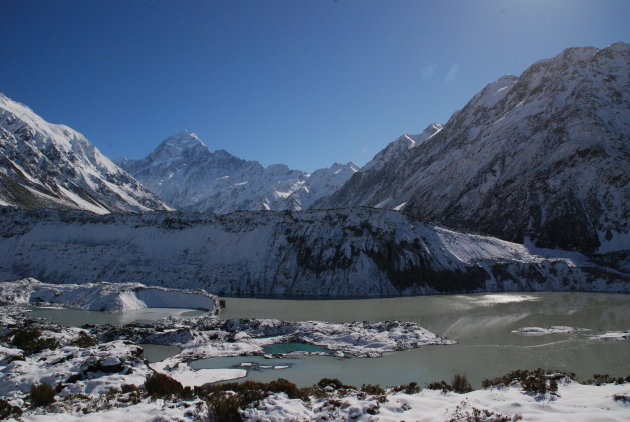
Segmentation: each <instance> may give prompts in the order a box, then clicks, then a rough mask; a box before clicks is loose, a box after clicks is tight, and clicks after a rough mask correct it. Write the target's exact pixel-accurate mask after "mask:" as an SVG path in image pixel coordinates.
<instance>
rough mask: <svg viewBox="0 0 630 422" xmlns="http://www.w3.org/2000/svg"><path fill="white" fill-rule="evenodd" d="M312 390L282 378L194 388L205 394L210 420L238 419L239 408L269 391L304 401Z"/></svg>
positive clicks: (252, 402)
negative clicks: (299, 386) (266, 381)
mask: <svg viewBox="0 0 630 422" xmlns="http://www.w3.org/2000/svg"><path fill="white" fill-rule="evenodd" d="M313 391H314V390H313V389H311V388H298V387H297V386H296V385H295V384H293V383H292V382H289V381H287V380H286V379H284V378H279V379H277V380H275V381H271V382H268V383H263V382H258V381H251V380H247V381H244V382H228V383H223V384H216V385H209V386H205V387H196V388H195V393H196V394H197V395H199V396H202V397H204V396H205V401H206V403H207V404H208V408H209V409H210V414H211V415H212V417H211V420H212V418H214V420H217V421H240V420H241V417H240V413H239V409H245V408H246V407H247V406H250V405H252V404H254V403H256V402H258V401H260V400H262V399H264V398H265V397H267V396H268V395H269V394H270V393H285V394H286V395H287V396H288V397H289V398H291V399H301V400H304V401H306V400H308V399H309V394H310V393H312V392H313ZM318 391H321V390H318Z"/></svg>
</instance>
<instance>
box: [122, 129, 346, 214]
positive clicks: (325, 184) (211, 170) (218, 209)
mask: <svg viewBox="0 0 630 422" xmlns="http://www.w3.org/2000/svg"><path fill="white" fill-rule="evenodd" d="M118 164H119V165H120V166H121V167H123V168H124V169H125V170H127V171H128V172H129V173H131V174H132V175H133V176H134V177H136V178H137V179H138V180H140V181H141V182H142V183H143V184H144V185H145V186H146V187H147V188H148V189H150V190H151V191H153V192H155V193H156V194H157V195H159V196H160V197H161V198H162V199H163V200H165V201H166V202H167V203H168V204H169V205H171V206H173V207H175V208H177V209H179V210H185V211H210V212H214V213H219V214H225V213H229V212H232V211H237V210H300V209H305V208H308V207H309V206H310V205H311V204H312V203H313V202H315V201H316V200H317V199H319V198H321V197H324V196H328V195H330V194H331V193H332V192H334V191H335V190H337V189H338V188H339V187H341V186H342V185H343V184H344V183H345V182H346V181H347V180H348V179H349V178H350V177H351V176H352V174H354V172H355V171H357V170H358V168H357V167H356V166H355V165H354V164H352V163H348V164H339V163H335V164H333V165H332V166H331V167H330V168H327V169H320V170H317V171H315V172H313V173H312V174H308V173H304V172H302V171H299V170H291V169H289V168H288V167H287V166H285V165H283V164H275V165H272V166H269V167H266V168H265V167H263V166H262V165H261V164H260V163H259V162H257V161H246V160H242V159H240V158H237V157H235V156H233V155H232V154H230V153H229V152H227V151H224V150H218V151H215V152H212V151H211V150H210V149H209V148H208V147H207V146H206V145H205V144H204V143H203V142H202V141H201V139H199V137H198V136H197V135H196V134H194V133H192V132H189V131H183V132H180V133H178V134H176V135H173V136H171V137H169V138H168V139H166V140H165V141H163V142H162V143H161V144H160V145H159V146H158V147H157V148H156V149H155V151H153V152H152V153H151V154H149V155H148V156H147V157H146V158H144V159H142V160H129V159H122V160H119V161H118Z"/></svg>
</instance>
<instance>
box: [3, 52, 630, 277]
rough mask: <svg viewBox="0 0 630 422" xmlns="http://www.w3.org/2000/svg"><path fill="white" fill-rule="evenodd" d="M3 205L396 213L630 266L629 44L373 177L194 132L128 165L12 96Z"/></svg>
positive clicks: (457, 122) (559, 64)
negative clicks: (209, 140) (223, 146)
mask: <svg viewBox="0 0 630 422" xmlns="http://www.w3.org/2000/svg"><path fill="white" fill-rule="evenodd" d="M123 169H124V170H123ZM0 205H14V206H19V207H25V208H42V207H48V208H58V209H82V210H88V211H92V212H96V213H107V212H111V211H121V212H129V211H133V212H144V211H148V210H168V209H171V208H175V209H178V210H181V211H188V212H192V211H195V212H212V213H218V214H225V213H231V212H234V211H253V210H276V211H280V210H290V211H296V210H305V209H316V208H322V209H338V208H346V207H359V206H368V207H375V208H388V209H393V210H398V211H401V212H403V213H405V214H407V215H408V216H410V217H412V218H414V219H416V220H422V221H427V222H431V223H435V224H439V225H443V226H446V227H450V228H453V229H456V230H460V231H466V232H475V233H483V234H487V235H491V236H496V237H499V238H501V239H504V240H508V241H513V242H516V243H521V244H526V245H530V244H531V245H533V246H535V247H539V248H540V247H542V248H558V249H563V250H574V251H579V252H582V253H584V254H587V255H589V256H591V257H593V258H594V259H595V258H596V259H599V260H600V262H603V263H605V264H606V265H609V264H610V265H613V266H615V267H616V268H618V269H621V270H623V271H627V270H628V269H630V252H629V251H630V45H628V44H625V43H616V44H613V45H610V46H608V47H606V48H604V49H596V48H591V47H584V48H569V49H566V50H565V51H563V52H562V53H560V54H559V55H557V56H556V57H554V58H551V59H546V60H541V61H539V62H537V63H534V64H533V65H532V66H531V67H530V68H528V69H527V70H526V71H525V72H523V74H522V75H521V76H519V77H516V76H504V77H501V78H499V79H498V80H497V81H495V82H493V83H491V84H489V85H488V86H486V87H485V88H484V89H483V90H482V91H481V92H479V93H478V94H477V95H475V96H474V97H473V98H472V99H471V100H470V101H469V102H468V104H466V105H465V106H464V108H463V109H461V110H459V111H457V112H455V113H454V114H453V115H452V116H451V118H450V119H449V120H448V122H447V123H445V124H444V125H440V124H437V123H434V124H431V125H430V126H429V127H428V128H426V129H425V130H424V131H423V132H422V133H421V134H419V135H409V134H406V135H403V136H401V137H399V138H398V139H396V140H395V141H393V142H392V143H390V144H389V145H388V146H387V147H386V148H385V149H383V150H382V151H381V152H379V153H378V154H377V155H376V156H375V157H374V158H373V159H372V161H370V162H369V163H368V164H366V165H365V166H364V167H363V168H361V169H358V168H357V167H356V166H355V165H354V164H352V163H348V164H334V165H333V166H331V167H330V168H327V169H320V170H317V171H315V172H313V173H310V174H309V173H305V172H302V171H299V170H291V169H289V168H288V167H287V166H285V165H282V164H278V165H272V166H269V167H264V166H262V165H261V164H260V163H258V162H257V161H246V160H242V159H240V158H238V157H235V156H233V155H232V154H230V153H228V152H226V151H223V150H218V151H214V152H213V151H211V150H210V149H209V148H208V147H207V146H206V145H205V144H204V143H203V142H202V141H201V140H200V139H199V137H198V136H197V135H195V134H194V133H192V132H188V131H183V132H181V133H179V134H176V135H174V136H171V137H169V138H168V139H166V140H165V141H163V142H162V143H161V144H160V145H159V146H158V147H157V148H156V149H155V151H154V152H152V153H151V154H149V155H148V156H147V157H146V158H143V159H141V160H129V159H123V160H119V161H118V166H117V165H115V164H113V163H112V162H111V161H110V160H109V159H107V158H106V157H104V156H103V155H102V154H101V153H100V152H99V151H98V149H96V148H95V147H94V145H92V144H91V143H90V142H89V141H87V140H86V139H85V138H84V137H83V136H82V135H81V134H79V133H77V132H76V131H74V130H72V129H70V128H68V127H66V126H63V125H53V124H50V123H47V122H45V121H44V120H43V119H41V118H40V117H39V116H37V115H36V114H35V113H33V112H32V111H31V110H30V109H28V108H27V107H26V106H24V105H22V104H19V103H16V102H14V101H12V100H10V99H8V98H7V97H5V96H0ZM239 215H241V214H239ZM243 218H247V217H243Z"/></svg>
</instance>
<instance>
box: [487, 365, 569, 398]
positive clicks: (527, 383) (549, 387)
mask: <svg viewBox="0 0 630 422" xmlns="http://www.w3.org/2000/svg"><path fill="white" fill-rule="evenodd" d="M548 372H549V371H545V370H544V369H540V368H538V369H536V370H534V371H528V370H523V369H518V370H516V371H512V372H510V373H508V374H507V375H504V376H502V377H498V378H493V379H485V380H483V381H482V382H481V385H482V386H483V387H484V388H488V387H492V386H495V385H503V386H506V387H507V386H509V385H510V384H511V383H513V382H518V383H520V384H521V387H522V388H523V390H524V391H525V392H526V393H531V394H546V393H547V392H550V393H551V394H556V392H557V391H558V382H557V380H556V379H557V378H560V377H563V376H568V377H569V378H574V377H575V374H573V373H569V374H566V373H560V372H554V373H553V374H548Z"/></svg>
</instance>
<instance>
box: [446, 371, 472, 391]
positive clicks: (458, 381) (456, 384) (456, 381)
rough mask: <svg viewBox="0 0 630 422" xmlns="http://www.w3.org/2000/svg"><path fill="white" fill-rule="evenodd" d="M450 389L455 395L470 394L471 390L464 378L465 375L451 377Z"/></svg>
mask: <svg viewBox="0 0 630 422" xmlns="http://www.w3.org/2000/svg"><path fill="white" fill-rule="evenodd" d="M451 387H452V388H453V391H454V392H456V393H460V394H461V393H469V392H471V391H472V390H473V389H472V387H471V386H470V383H469V382H468V379H467V378H466V375H459V374H455V376H454V377H453V382H452V383H451Z"/></svg>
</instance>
